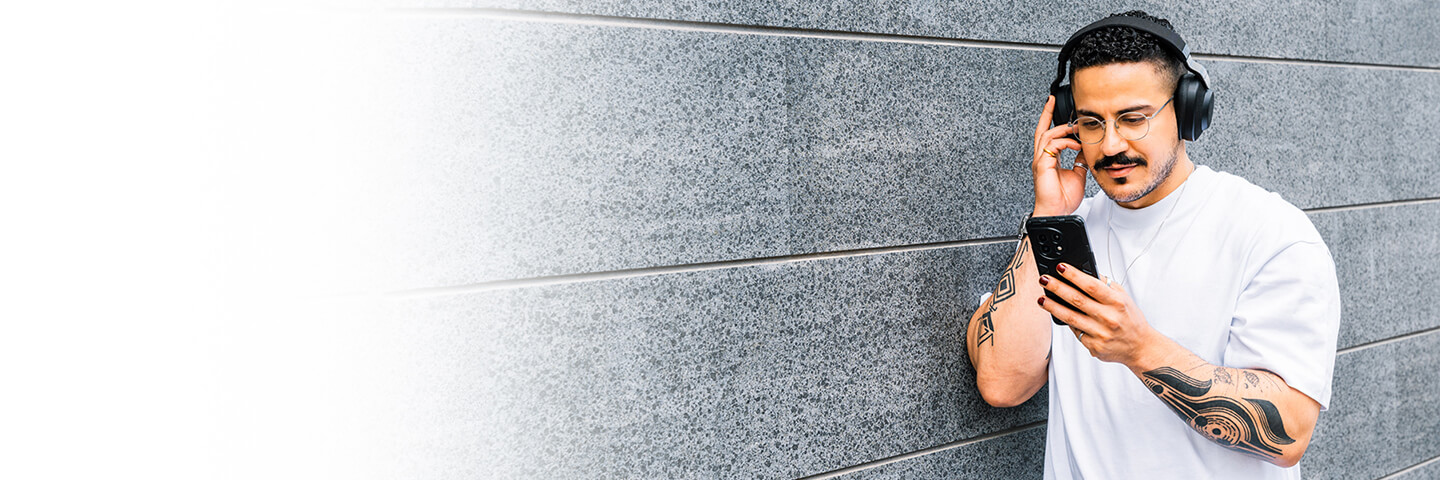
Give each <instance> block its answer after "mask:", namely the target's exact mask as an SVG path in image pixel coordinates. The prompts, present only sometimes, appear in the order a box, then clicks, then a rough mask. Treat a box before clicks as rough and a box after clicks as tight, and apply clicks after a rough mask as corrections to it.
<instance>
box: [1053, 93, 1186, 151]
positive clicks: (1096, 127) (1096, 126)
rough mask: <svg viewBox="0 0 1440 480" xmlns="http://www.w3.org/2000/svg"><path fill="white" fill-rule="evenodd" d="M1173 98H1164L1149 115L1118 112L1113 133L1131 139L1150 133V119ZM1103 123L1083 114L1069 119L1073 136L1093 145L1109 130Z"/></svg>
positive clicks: (1173, 98)
mask: <svg viewBox="0 0 1440 480" xmlns="http://www.w3.org/2000/svg"><path fill="white" fill-rule="evenodd" d="M1173 100H1175V97H1170V100H1166V101H1165V104H1164V105H1160V108H1159V109H1156V110H1155V113H1152V114H1150V115H1146V114H1143V113H1140V112H1125V113H1122V114H1120V116H1119V117H1115V133H1118V134H1120V138H1124V139H1126V140H1131V141H1134V140H1139V139H1142V138H1145V136H1146V135H1149V134H1150V119H1152V118H1155V116H1156V115H1159V114H1160V112H1161V111H1163V110H1165V107H1166V106H1168V105H1170V102H1171V101H1173ZM1105 123H1106V122H1105V121H1104V120H1101V119H1098V118H1095V117H1090V116H1085V117H1080V118H1077V119H1075V120H1073V121H1071V122H1070V126H1071V127H1074V128H1075V136H1076V137H1078V138H1079V139H1080V143H1084V144H1086V145H1094V144H1097V143H1100V142H1101V141H1102V140H1105V134H1106V132H1107V131H1109V130H1110V129H1108V128H1105Z"/></svg>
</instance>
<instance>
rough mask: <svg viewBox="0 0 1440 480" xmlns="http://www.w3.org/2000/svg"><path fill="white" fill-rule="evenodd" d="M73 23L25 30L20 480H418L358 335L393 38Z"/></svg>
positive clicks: (166, 16) (258, 9) (96, 8)
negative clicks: (401, 468) (376, 52)
mask: <svg viewBox="0 0 1440 480" xmlns="http://www.w3.org/2000/svg"><path fill="white" fill-rule="evenodd" d="M50 5H52V4H48V3H43V2H25V3H24V4H22V5H18V6H13V5H12V6H7V8H6V10H5V13H4V14H3V15H0V45H3V46H0V52H3V59H4V65H5V67H4V72H5V73H4V74H3V79H0V84H3V85H4V88H3V93H0V97H3V103H0V105H3V106H0V122H3V125H0V165H3V169H0V204H3V207H0V212H3V213H0V229H3V232H4V233H3V234H0V258H3V260H0V282H3V286H0V292H3V300H0V325H3V329H0V382H3V383H0V385H3V386H0V392H3V394H0V452H3V453H0V478H13V479H22V478H23V479H47V478H147V479H160V478H175V479H180V478H187V479H188V478H394V477H395V476H396V473H398V472H396V471H394V470H392V467H393V465H391V464H390V463H389V462H390V460H389V459H391V458H393V456H392V455H387V454H385V448H386V447H384V442H385V441H387V440H385V439H388V438H390V437H391V436H390V435H389V434H388V433H387V429H392V430H393V428H391V425H393V424H387V420H386V418H387V417H386V416H385V414H384V411H382V410H377V409H384V408H387V407H386V406H385V405H389V404H387V403H386V401H385V400H384V398H385V394H384V393H383V392H379V389H381V388H383V387H384V386H385V385H387V383H386V380H384V379H385V378H388V377H387V373H385V372H377V371H370V370H368V367H366V364H367V363H366V362H371V363H369V365H375V364H376V363H373V362H375V361H380V362H383V361H384V359H385V355H386V353H385V351H386V350H385V349H384V348H373V347H374V345H372V343H373V341H374V340H375V338H374V337H370V336H368V335H369V333H367V332H372V331H373V329H370V330H367V329H366V328H365V326H364V325H361V324H362V323H363V321H361V320H359V319H363V318H364V317H363V316H355V315H342V314H337V313H336V312H337V311H339V309H340V307H339V306H342V305H353V304H356V303H357V302H360V303H363V302H364V299H365V298H370V296H371V295H370V293H367V292H369V291H367V290H366V286H365V277H364V272H358V271H356V270H355V269H352V268H348V267H347V266H346V265H344V264H342V263H341V262H340V259H343V258H356V255H357V254H359V253H362V252H364V251H366V249H367V248H371V247H370V246H367V245H366V243H365V241H362V239H363V238H368V237H363V236H360V235H356V234H355V232H356V230H355V229H356V228H373V227H374V226H373V225H361V226H359V227H357V224H358V223H360V222H357V221H355V220H354V219H356V218H358V217H359V216H358V215H356V214H355V213H356V212H358V211H364V210H363V209H367V208H372V207H373V205H370V204H368V203H367V202H366V201H365V200H364V198H363V197H362V196H361V195H360V193H361V192H362V191H363V189H364V188H365V185H364V182H359V181H357V180H356V179H355V178H354V177H353V176H354V175H365V174H366V170H365V169H364V165H365V161H366V160H365V159H366V158H373V157H367V155H371V154H372V153H373V152H378V151H381V150H383V148H384V147H383V145H381V143H383V142H380V141H378V140H377V139H378V138H381V137H378V136H373V135H367V133H373V132H365V131H364V130H363V125H361V123H360V122H359V121H355V120H353V119H355V118H359V117H360V116H361V115H359V114H358V113H357V112H360V111H361V110H362V109H366V108H374V107H375V106H376V105H378V102H376V101H372V102H368V103H363V104H361V103H360V102H355V101H354V100H355V99H357V98H363V97H364V95H365V92H363V91H361V90H363V86H360V85H363V84H364V82H354V81H344V80H346V79H353V78H356V77H357V76H358V77H361V78H363V76H364V75H366V74H365V68H366V67H365V65H364V63H363V61H362V59H360V58H357V55H356V53H355V52H361V51H366V50H365V49H363V48H356V47H359V46H362V44H363V42H367V41H371V40H373V39H372V38H367V37H366V36H364V35H359V36H357V35H356V32H357V31H362V30H363V25H364V24H365V23H366V22H367V21H368V20H367V19H368V18H370V15H369V14H368V13H367V12H365V11H364V10H358V11H352V12H350V13H343V12H342V13H341V14H337V13H336V12H335V11H333V10H328V11H327V10H322V9H319V8H318V6H306V7H295V6H291V5H292V4H289V3H285V2H273V3H272V4H269V5H266V4H263V3H256V2H233V3H231V2H198V3H197V2H183V1H171V2H141V3H135V2H80V3H76V2H64V3H63V4H61V3H54V4H53V6H50ZM17 7H18V8H17ZM362 136H363V137H364V138H360V137H362ZM342 207H343V208H342ZM352 311H353V309H352ZM361 351H364V355H361V354H360V352H361ZM367 359H368V360H367Z"/></svg>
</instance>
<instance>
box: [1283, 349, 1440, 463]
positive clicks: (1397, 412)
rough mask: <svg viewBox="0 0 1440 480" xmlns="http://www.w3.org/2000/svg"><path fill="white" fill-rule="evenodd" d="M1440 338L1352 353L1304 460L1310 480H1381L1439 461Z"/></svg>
mask: <svg viewBox="0 0 1440 480" xmlns="http://www.w3.org/2000/svg"><path fill="white" fill-rule="evenodd" d="M1437 369H1440V335H1437V334H1429V335H1424V336H1420V337H1416V338H1412V339H1407V340H1404V341H1400V342H1396V343H1389V344H1384V345H1377V346H1375V347H1371V348H1367V349H1363V350H1358V351H1355V352H1351V353H1347V354H1344V355H1341V356H1339V357H1338V358H1336V361H1335V380H1334V382H1335V384H1334V385H1335V386H1334V388H1335V395H1334V398H1333V399H1332V400H1331V404H1330V410H1329V411H1326V412H1322V413H1321V414H1320V422H1319V424H1318V425H1317V426H1316V428H1315V435H1314V438H1313V440H1312V441H1311V445H1310V449H1309V450H1308V451H1306V453H1305V458H1304V459H1303V460H1301V462H1300V468H1301V472H1302V473H1304V475H1305V478H1307V479H1327V478H1336V479H1350V478H1379V477H1381V476H1383V475H1387V474H1390V473H1394V472H1398V471H1400V470H1402V469H1404V468H1406V467H1409V466H1411V465H1415V464H1417V463H1420V462H1421V461H1423V460H1426V459H1430V458H1434V457H1435V456H1436V455H1440V442H1437V440H1440V438H1437V437H1440V403H1437V402H1436V401H1435V398H1436V397H1437V395H1440V376H1437V375H1436V374H1435V372H1436V370H1437Z"/></svg>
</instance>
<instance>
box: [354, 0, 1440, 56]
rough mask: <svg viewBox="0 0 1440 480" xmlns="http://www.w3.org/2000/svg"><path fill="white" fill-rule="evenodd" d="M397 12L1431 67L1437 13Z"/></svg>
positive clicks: (1043, 7)
mask: <svg viewBox="0 0 1440 480" xmlns="http://www.w3.org/2000/svg"><path fill="white" fill-rule="evenodd" d="M374 1H375V2H376V3H383V4H389V5H400V6H432V7H482V8H505V9H517V10H532V11H551V12H565V13H582V14H595V15H611V16H621V17H638V18H657V19H666V20H686V21H699V22H716V23H729V24H741V25H763V26H778V27H790V28H805V29H820V30H839V31H854V32H871V33H888V34H901V35H919V36H931V37H945V38H964V39H975V40H999V41H1012V42H1026V43H1043V44H1051V45H1059V44H1061V43H1063V42H1064V41H1065V40H1066V39H1067V38H1069V37H1070V34H1071V33H1073V32H1074V31H1075V30H1076V29H1078V28H1080V27H1082V26H1084V25H1085V24H1087V23H1090V22H1093V21H1095V20H1099V19H1100V18H1103V17H1104V16H1106V15H1109V14H1110V13H1117V12H1122V11H1126V10H1131V9H1140V10H1145V11H1147V12H1149V13H1151V14H1154V15H1156V16H1159V17H1162V18H1166V19H1168V20H1170V21H1171V22H1173V23H1175V26H1176V28H1177V29H1178V30H1179V32H1180V34H1181V35H1182V36H1183V37H1185V40H1186V41H1187V42H1188V43H1189V44H1190V47H1191V49H1192V50H1194V51H1196V52H1202V53H1215V54H1227V55H1245V56H1262V57H1275V58H1300V59H1315V60H1331V61H1346V62H1360V63H1380V64H1395V65H1428V66H1440V50H1437V49H1435V48H1432V47H1433V46H1434V45H1440V33H1437V32H1440V29H1437V28H1436V27H1437V25H1440V21H1437V20H1436V19H1437V18H1440V4H1437V3H1436V2H1431V1H1426V0H1403V1H1398V2H1390V1H1384V0H1361V1H1358V2H1357V1H1344V0H1323V1H1316V2H1293V1H1292V2H1283V3H1279V4H1276V3H1273V2H1272V3H1266V2H1251V1H1244V0H1207V1H1199V2H1168V1H1160V0H1142V1H1138V2H1135V1H1131V2H1121V1H1115V0H1107V1H1103V2H1065V1H1055V0H1022V1H1003V0H981V1H966V2H944V1H937V0H898V1H860V0H832V1H821V2H796V1H789V0H786V1H773V0H772V1H763V2H708V1H694V0H690V1H679V2H655V1H652V2H635V1H629V0H600V1H593V0H586V1H576V0H374Z"/></svg>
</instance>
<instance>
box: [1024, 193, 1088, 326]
mask: <svg viewBox="0 0 1440 480" xmlns="http://www.w3.org/2000/svg"><path fill="white" fill-rule="evenodd" d="M1025 231H1026V233H1027V235H1029V237H1030V252H1031V254H1032V255H1033V256H1034V257H1035V267H1036V269H1038V270H1040V274H1041V275H1049V276H1050V278H1054V279H1056V280H1059V281H1062V282H1065V284H1067V285H1070V286H1072V287H1074V286H1075V284H1074V283H1070V281H1069V280H1066V279H1065V277H1063V276H1061V275H1060V274H1059V273H1056V272H1055V266H1056V265H1059V264H1060V262H1065V263H1066V264H1068V265H1071V266H1074V267H1076V268H1079V269H1080V271H1082V272H1085V273H1087V274H1090V276H1092V277H1096V278H1099V276H1098V275H1096V274H1095V254H1094V252H1091V251H1090V239H1089V238H1088V237H1086V236H1085V219H1083V218H1080V216H1078V215H1065V216H1060V217H1034V218H1031V219H1030V220H1027V221H1026V222H1025ZM1077 290H1078V288H1077ZM1045 296H1046V297H1047V298H1049V299H1050V300H1051V301H1055V302H1059V303H1060V304H1061V305H1064V306H1066V307H1070V308H1071V309H1072V310H1073V309H1075V307H1074V306H1073V305H1070V303H1069V302H1066V301H1064V300H1061V299H1060V298H1059V297H1056V296H1055V294H1053V293H1050V291H1049V290H1046V291H1045ZM1050 321H1052V322H1055V324H1056V325H1065V322H1061V321H1060V319H1058V318H1055V317H1054V316H1051V317H1050Z"/></svg>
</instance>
